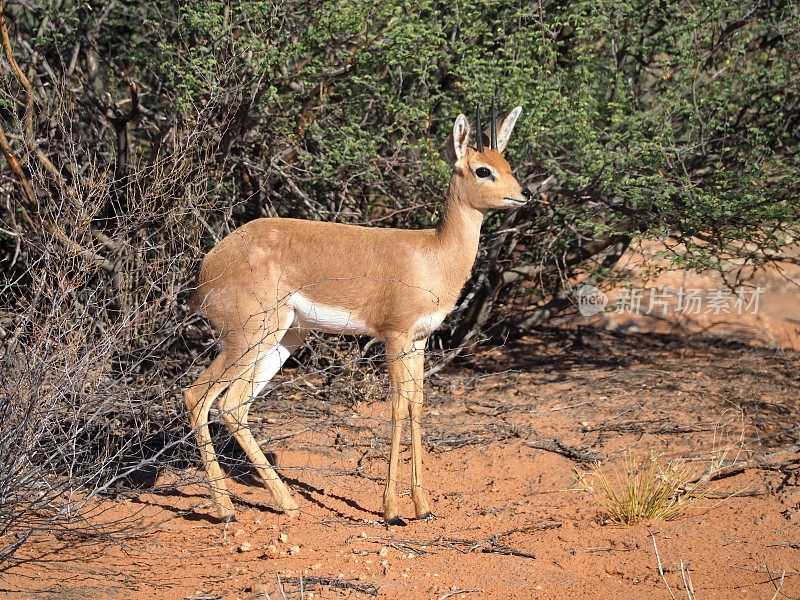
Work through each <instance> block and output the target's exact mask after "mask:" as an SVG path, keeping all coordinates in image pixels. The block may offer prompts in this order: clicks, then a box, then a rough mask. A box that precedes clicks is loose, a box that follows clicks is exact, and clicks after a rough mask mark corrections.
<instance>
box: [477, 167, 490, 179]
mask: <svg viewBox="0 0 800 600" xmlns="http://www.w3.org/2000/svg"><path fill="white" fill-rule="evenodd" d="M475 175H477V176H478V177H481V178H484V177H490V176H491V175H492V172H491V171H490V170H489V169H487V168H486V167H478V168H477V169H475Z"/></svg>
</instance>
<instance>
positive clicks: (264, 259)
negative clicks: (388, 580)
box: [184, 105, 530, 525]
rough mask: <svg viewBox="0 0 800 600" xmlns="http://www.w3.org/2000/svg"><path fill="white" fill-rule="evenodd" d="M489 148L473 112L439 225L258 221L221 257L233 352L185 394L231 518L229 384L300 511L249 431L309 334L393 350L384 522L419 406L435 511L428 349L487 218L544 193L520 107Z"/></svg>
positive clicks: (456, 138)
mask: <svg viewBox="0 0 800 600" xmlns="http://www.w3.org/2000/svg"><path fill="white" fill-rule="evenodd" d="M476 112H477V114H476V118H475V120H476V134H477V135H476V148H470V147H469V146H468V144H467V142H468V139H469V124H468V122H467V119H466V117H465V116H464V115H459V116H458V118H457V119H456V121H455V125H454V126H453V135H452V139H451V140H449V142H448V154H449V156H450V159H451V161H452V163H453V175H452V178H451V180H450V188H449V190H448V192H447V197H446V200H445V212H444V218H443V219H442V222H441V223H440V224H439V226H438V227H437V228H436V229H425V230H407V229H386V228H369V227H359V226H355V225H343V224H335V223H321V222H316V221H303V220H297V219H258V220H255V221H252V222H250V223H247V224H246V225H244V226H242V227H240V228H239V229H237V230H235V231H234V232H232V233H231V234H230V235H228V236H227V237H226V238H225V239H223V240H222V241H221V242H220V243H219V244H217V246H216V247H215V248H214V249H213V250H211V252H209V254H208V256H206V258H205V260H204V261H203V264H202V267H201V268H200V274H199V277H198V288H197V291H196V293H195V295H194V297H193V299H192V305H193V306H194V307H196V308H197V309H199V310H200V311H201V312H202V313H203V314H205V315H206V316H207V317H208V319H209V320H210V321H211V323H212V325H213V326H214V328H215V330H216V331H217V332H218V334H219V335H220V337H221V351H220V354H219V356H217V357H216V358H215V359H214V361H213V362H212V363H211V365H210V366H209V367H208V368H207V369H206V370H205V371H203V372H202V373H201V374H200V376H199V377H198V378H197V381H195V383H194V384H193V385H192V386H191V387H190V388H188V389H187V390H186V391H185V394H184V395H185V400H186V406H187V408H188V410H189V414H190V418H191V425H192V427H193V428H194V430H195V432H196V435H197V443H198V445H199V446H200V453H201V455H202V459H203V463H204V464H205V469H206V473H207V476H208V480H209V484H210V486H211V496H212V500H213V502H214V505H215V509H216V511H217V514H218V516H219V517H220V518H221V519H223V520H226V521H227V520H232V519H234V508H233V503H232V502H231V499H230V495H229V493H228V490H227V486H226V484H225V479H224V476H223V474H222V471H221V469H220V466H219V463H218V462H217V457H216V454H215V452H214V447H213V446H212V444H211V436H210V434H209V430H208V413H209V409H210V408H211V404H212V402H214V400H215V399H216V398H217V396H219V395H220V394H221V393H222V392H223V391H224V390H225V389H226V388H227V390H228V391H227V394H226V395H225V396H224V397H223V399H222V400H221V401H220V406H219V414H220V418H221V419H222V421H223V423H224V424H225V426H226V427H227V428H228V430H229V431H230V432H231V434H232V435H233V436H234V437H235V438H236V441H237V442H238V443H239V444H240V445H241V447H242V448H243V449H244V451H245V453H246V454H247V457H248V459H249V460H250V461H251V462H252V463H253V465H254V466H255V468H256V469H257V471H258V473H259V475H260V476H261V477H262V478H263V480H264V483H265V485H266V486H267V488H268V489H269V490H270V492H272V495H273V496H274V497H275V500H276V501H277V503H278V505H279V506H280V508H281V509H282V510H283V511H284V512H285V513H287V514H288V515H290V516H296V515H297V514H298V512H299V510H298V505H297V503H296V502H295V501H294V499H293V498H292V496H291V494H290V493H289V488H288V487H287V486H286V484H285V483H284V482H283V481H281V479H280V478H279V477H278V475H277V474H276V473H275V471H274V469H273V468H272V466H271V465H270V463H269V462H268V461H267V459H266V457H265V456H264V453H263V452H262V451H261V448H259V446H258V443H256V441H255V439H254V438H253V435H252V434H251V433H250V430H249V429H248V427H247V412H248V410H249V408H250V403H251V400H252V398H253V397H254V396H256V395H257V394H258V393H259V392H260V391H261V390H262V389H263V388H264V386H265V385H266V384H267V382H268V381H269V380H270V379H272V377H273V376H274V375H275V373H277V372H278V370H279V369H280V368H281V365H282V364H283V363H284V361H285V360H286V359H287V358H288V357H289V355H291V353H292V352H294V351H295V350H297V349H298V348H299V347H300V346H301V344H302V343H303V339H304V337H305V335H306V333H307V332H308V331H309V330H316V331H323V332H329V333H340V334H341V333H345V334H356V335H370V336H373V337H377V338H379V339H380V340H382V341H383V342H384V343H385V344H386V353H387V356H388V364H389V377H390V378H391V383H392V391H391V398H392V447H391V453H390V455H389V473H388V476H387V479H386V487H385V490H384V494H383V517H384V519H385V521H386V523H388V524H394V525H404V524H405V522H404V521H403V520H402V519H401V518H400V516H399V513H398V507H397V494H396V491H395V486H396V482H397V458H398V453H399V450H400V437H401V432H402V427H403V420H404V419H405V416H406V412H408V414H409V416H410V418H411V454H412V464H411V498H412V500H413V502H414V511H415V513H416V516H417V518H419V519H429V518H431V517H432V516H433V515H432V513H431V510H430V506H429V504H428V500H427V498H426V495H425V491H424V489H423V485H422V438H421V430H420V419H421V416H422V374H423V363H424V349H425V341H426V339H427V338H428V336H429V335H430V334H431V332H432V331H433V330H435V329H436V328H437V327H439V325H440V324H441V323H442V321H443V320H444V318H445V317H446V316H447V314H448V313H449V312H450V311H451V310H453V307H454V306H455V303H456V301H457V299H458V296H459V293H460V292H461V288H462V287H463V285H464V282H465V281H466V280H467V279H468V277H469V275H470V270H471V269H472V265H473V263H474V262H475V256H476V253H477V251H478V238H479V236H480V231H481V221H482V220H483V215H484V213H486V211H487V210H489V209H508V208H517V207H519V206H522V205H523V204H524V203H525V202H526V201H527V200H528V199H529V198H530V191H528V190H527V189H525V188H523V187H522V186H521V185H520V184H519V182H518V181H517V180H516V178H515V177H514V175H513V174H512V172H511V167H510V166H509V164H508V162H507V161H506V159H505V158H503V155H502V152H503V150H504V149H505V147H506V145H507V144H508V140H509V137H510V136H511V131H512V130H513V129H514V123H515V122H516V120H517V117H519V115H520V112H522V107H519V106H518V107H517V108H515V109H514V110H512V111H511V113H510V114H509V115H508V116H507V117H506V118H505V120H504V121H503V123H502V125H501V126H500V128H499V131H498V128H497V117H496V112H495V110H494V105H493V106H492V123H491V136H490V138H489V139H490V147H489V148H486V149H484V134H483V132H482V130H481V125H480V111H479V110H478V111H476Z"/></svg>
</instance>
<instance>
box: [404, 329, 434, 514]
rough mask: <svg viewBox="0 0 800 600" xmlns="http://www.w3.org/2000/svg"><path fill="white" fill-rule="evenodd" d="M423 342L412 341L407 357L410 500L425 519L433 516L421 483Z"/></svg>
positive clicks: (416, 511)
mask: <svg viewBox="0 0 800 600" xmlns="http://www.w3.org/2000/svg"><path fill="white" fill-rule="evenodd" d="M425 342H426V340H421V341H418V342H414V349H413V351H412V353H411V356H410V359H409V363H410V364H409V370H410V372H411V376H412V379H413V382H414V393H413V395H412V396H411V402H410V405H409V417H410V419H411V500H413V502H414V513H415V514H416V516H417V518H418V519H422V520H424V521H427V520H429V519H432V518H433V517H434V515H433V513H432V512H431V508H430V505H429V504H428V498H427V496H426V495H425V488H424V487H423V485H422V379H423V375H424V373H425Z"/></svg>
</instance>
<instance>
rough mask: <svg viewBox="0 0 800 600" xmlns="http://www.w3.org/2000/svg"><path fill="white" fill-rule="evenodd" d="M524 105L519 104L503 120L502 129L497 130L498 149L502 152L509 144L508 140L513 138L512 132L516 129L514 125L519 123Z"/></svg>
mask: <svg viewBox="0 0 800 600" xmlns="http://www.w3.org/2000/svg"><path fill="white" fill-rule="evenodd" d="M521 112H522V107H521V106H518V107H517V108H515V109H514V110H512V111H511V112H510V113H508V116H507V117H506V118H505V119H504V120H503V124H502V125H501V126H500V130H499V131H498V132H497V151H498V152H502V151H503V150H505V149H506V146H508V140H510V139H511V132H512V131H514V125H515V124H516V123H517V119H518V118H519V115H520V113H521Z"/></svg>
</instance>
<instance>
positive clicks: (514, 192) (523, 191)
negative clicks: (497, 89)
mask: <svg viewBox="0 0 800 600" xmlns="http://www.w3.org/2000/svg"><path fill="white" fill-rule="evenodd" d="M521 112H522V107H521V106H517V107H516V108H515V109H514V110H512V111H511V112H510V113H509V114H508V116H506V118H505V119H504V120H503V123H502V125H500V129H499V130H498V128H497V110H496V109H495V105H494V102H492V120H491V125H490V135H489V140H488V141H489V147H488V148H486V147H485V145H484V133H483V131H482V130H481V114H480V108H477V109H476V110H475V132H476V136H475V148H472V147H470V146H469V123H468V121H467V118H466V117H465V116H464V115H463V114H462V115H459V116H458V118H457V119H456V122H455V125H454V126H453V136H452V138H451V140H450V141H449V143H448V146H449V148H448V155H449V156H450V158H451V161H452V162H453V179H452V181H451V192H453V195H454V196H456V197H458V198H459V199H460V200H461V201H462V202H464V203H466V204H468V205H469V206H471V207H472V208H474V209H476V210H479V211H481V212H485V211H487V210H489V209H509V208H518V207H520V206H522V205H524V204H525V203H526V202H527V201H528V200H530V197H531V192H530V190H528V189H527V188H524V187H522V186H521V185H520V183H519V181H517V178H516V177H514V174H513V173H512V171H511V166H510V165H509V164H508V161H507V160H506V159H505V157H504V156H503V150H505V148H506V146H507V145H508V141H509V139H510V138H511V132H512V131H513V130H514V124H515V123H516V122H517V118H519V115H520V113H521Z"/></svg>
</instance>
